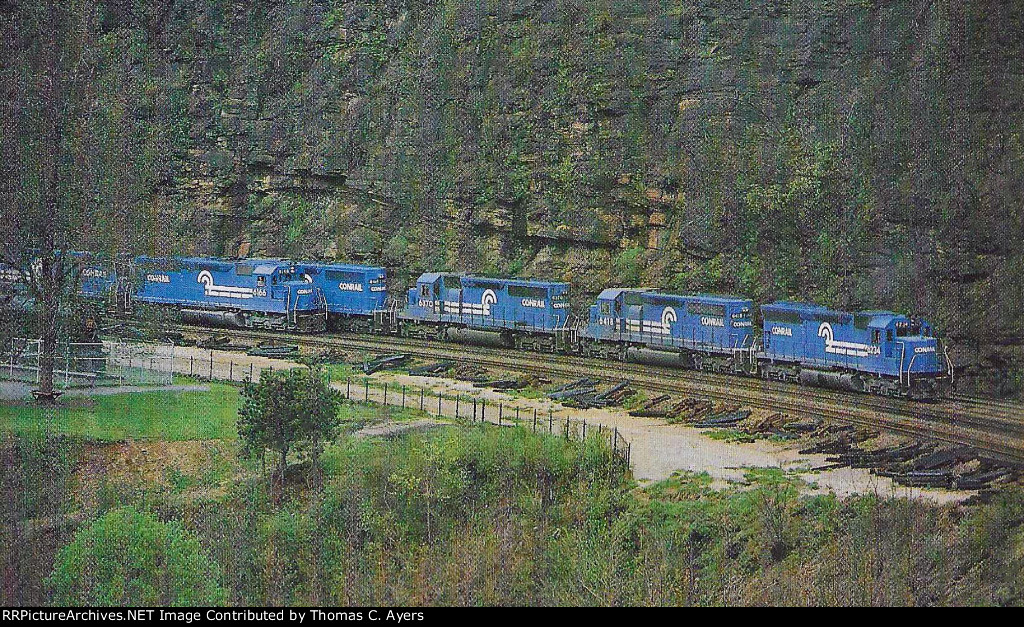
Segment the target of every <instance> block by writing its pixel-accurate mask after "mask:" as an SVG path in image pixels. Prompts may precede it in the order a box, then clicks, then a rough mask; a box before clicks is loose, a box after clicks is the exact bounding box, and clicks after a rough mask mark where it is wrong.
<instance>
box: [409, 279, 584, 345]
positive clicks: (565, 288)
mask: <svg viewBox="0 0 1024 627" xmlns="http://www.w3.org/2000/svg"><path fill="white" fill-rule="evenodd" d="M570 315H571V313H570V310H569V284H568V283H558V282H551V281H532V280H527V279H494V278H488V277H481V276H472V275H467V274H444V273H437V272H428V273H425V274H422V275H421V276H420V277H419V279H418V280H417V281H416V286H415V287H413V288H411V289H410V290H409V293H408V300H407V305H406V307H405V309H404V310H403V311H402V312H401V315H400V321H401V323H402V332H403V334H405V335H408V336H412V337H431V338H439V339H452V340H457V341H471V342H479V343H495V344H500V345H514V346H516V347H517V348H524V349H534V350H555V349H557V348H560V347H561V346H563V345H564V342H565V341H567V335H566V334H567V332H568V331H569V329H570Z"/></svg>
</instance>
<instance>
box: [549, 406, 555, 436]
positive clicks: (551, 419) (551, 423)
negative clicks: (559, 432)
mask: <svg viewBox="0 0 1024 627" xmlns="http://www.w3.org/2000/svg"><path fill="white" fill-rule="evenodd" d="M554 432H555V419H554V417H552V415H551V410H550V409H548V434H549V435H550V434H552V433H554Z"/></svg>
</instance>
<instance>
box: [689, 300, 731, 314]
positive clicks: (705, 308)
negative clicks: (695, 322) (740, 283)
mask: <svg viewBox="0 0 1024 627" xmlns="http://www.w3.org/2000/svg"><path fill="white" fill-rule="evenodd" d="M686 312H687V313H688V314H690V315H691V316H717V317H719V318H720V317H722V316H724V315H725V305H713V304H711V303H702V302H699V301H690V302H688V303H686Z"/></svg>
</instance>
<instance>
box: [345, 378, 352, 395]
mask: <svg viewBox="0 0 1024 627" xmlns="http://www.w3.org/2000/svg"><path fill="white" fill-rule="evenodd" d="M345 398H347V399H348V400H352V377H345Z"/></svg>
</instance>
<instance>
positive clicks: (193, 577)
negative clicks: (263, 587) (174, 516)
mask: <svg viewBox="0 0 1024 627" xmlns="http://www.w3.org/2000/svg"><path fill="white" fill-rule="evenodd" d="M220 575H221V573H220V570H219V569H218V567H217V566H216V564H214V563H213V562H211V561H210V558H209V556H208V555H206V553H205V551H203V548H202V546H201V545H200V543H199V539H198V538H197V537H196V536H195V534H193V533H191V532H189V531H187V530H186V529H184V528H183V527H182V526H181V524H180V523H178V522H175V521H172V522H167V523H164V522H160V521H159V520H157V519H156V518H155V517H154V516H153V515H152V514H149V513H143V512H139V511H137V510H135V509H134V508H131V507H126V508H120V509H115V510H112V511H110V512H107V513H106V514H104V515H103V516H101V517H99V518H97V519H96V520H94V521H93V522H92V524H90V525H89V526H87V527H83V528H82V529H80V530H79V531H78V533H76V534H75V537H74V539H73V540H72V541H71V543H70V544H68V545H67V546H65V547H64V548H62V549H61V550H60V551H59V552H58V553H57V558H56V561H55V563H54V567H53V572H52V574H51V575H50V577H49V578H48V579H47V581H46V583H47V586H48V587H49V589H50V592H51V595H52V600H53V603H54V604H55V605H60V606H73V605H77V606H83V605H85V606H90V605H104V606H115V605H116V606H125V605H128V606H152V605H223V604H224V603H225V602H226V594H225V592H224V589H223V588H222V587H221V585H220V583H219V581H220Z"/></svg>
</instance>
